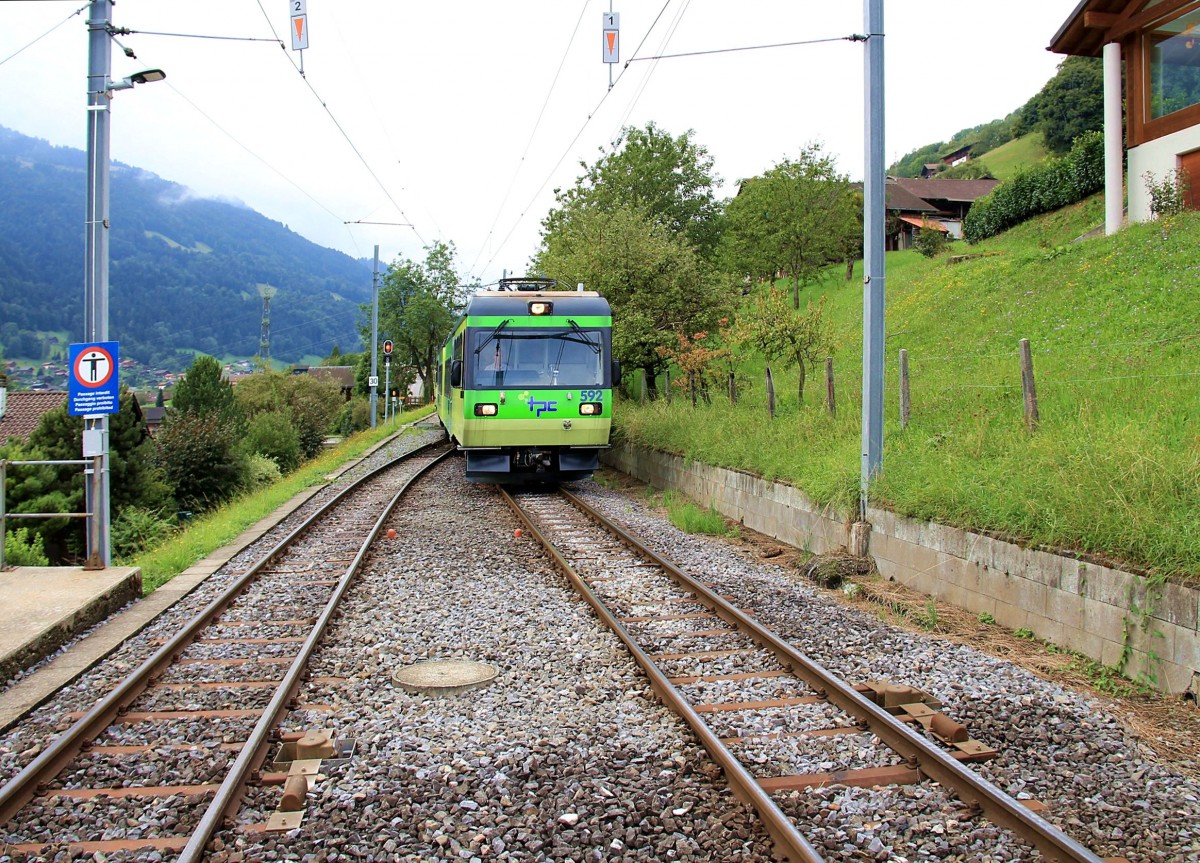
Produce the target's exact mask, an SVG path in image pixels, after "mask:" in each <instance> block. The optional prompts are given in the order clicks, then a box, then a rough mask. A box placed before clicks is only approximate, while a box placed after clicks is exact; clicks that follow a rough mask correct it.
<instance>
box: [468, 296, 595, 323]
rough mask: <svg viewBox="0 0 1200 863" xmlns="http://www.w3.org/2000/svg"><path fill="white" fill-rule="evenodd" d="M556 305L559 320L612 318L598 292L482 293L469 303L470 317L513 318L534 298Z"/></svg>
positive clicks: (555, 311) (555, 309) (472, 298)
mask: <svg viewBox="0 0 1200 863" xmlns="http://www.w3.org/2000/svg"><path fill="white" fill-rule="evenodd" d="M535 298H540V299H545V300H549V301H550V302H552V303H554V314H555V317H560V316H562V315H566V314H570V315H605V316H611V315H612V309H611V308H610V307H609V305H608V300H606V299H604V297H602V296H600V294H598V293H596V292H595V291H480V292H479V293H477V294H475V295H474V296H473V297H471V298H470V299H469V300H468V301H467V308H466V310H465V313H466V314H467V315H511V314H513V313H514V307H515V306H521V307H524V306H525V304H526V303H528V302H529V300H530V299H535Z"/></svg>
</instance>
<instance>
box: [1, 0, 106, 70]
mask: <svg viewBox="0 0 1200 863" xmlns="http://www.w3.org/2000/svg"><path fill="white" fill-rule="evenodd" d="M90 5H91V4H90V3H89V4H87V5H85V6H80V7H79V8H78V9H76V10H75V11H74V12H72V13H71V14H70V15H68V16H67V17H66V18H64V19H62V20H61V21H59V22H58V23H57V24H55V25H54V26H53V27H51V28H50V29H49V30H47V31H46V32H45V33H43V34H42V35H41V36H38V37H37V38H36V39H34V40H33V41H32V42H30V43H29V44H28V45H26V46H25V47H23V48H18V49H17V50H16V51H14V52H13V53H12V54H9V55H8V56H7V57H5V58H4V59H3V60H0V66H3V65H4V64H5V63H7V62H8V61H9V60H11V59H12V58H13V57H16V56H17V55H18V54H21V53H22V52H24V51H27V50H28V49H30V48H32V47H33V46H34V45H36V44H37V43H38V42H41V41H42V40H43V39H45V38H46V37H47V36H49V35H50V34H51V33H53V32H54V31H55V30H57V29H58V28H59V27H61V26H62V25H64V24H66V23H67V22H68V21H70V20H71V19H72V18H74V17H76V16H77V15H82V14H83V13H84V12H85V11H86V10H87V8H88V6H90Z"/></svg>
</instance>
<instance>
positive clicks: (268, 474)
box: [242, 453, 283, 491]
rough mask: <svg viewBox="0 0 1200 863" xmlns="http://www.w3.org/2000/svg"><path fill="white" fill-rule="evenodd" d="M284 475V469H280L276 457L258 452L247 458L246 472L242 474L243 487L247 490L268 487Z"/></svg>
mask: <svg viewBox="0 0 1200 863" xmlns="http://www.w3.org/2000/svg"><path fill="white" fill-rule="evenodd" d="M282 476H283V471H281V470H280V469H279V465H278V464H277V463H276V462H275V459H273V458H271V457H270V456H265V455H258V454H257V453H256V454H255V455H252V456H250V457H249V458H248V459H247V463H246V473H245V474H244V475H243V476H242V488H243V489H244V490H246V491H254V490H255V489H259V488H266V487H267V486H269V485H273V484H274V483H275V482H277V481H278V480H279V479H280V478H281V477H282Z"/></svg>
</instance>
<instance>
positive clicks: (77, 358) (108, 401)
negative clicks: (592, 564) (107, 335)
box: [67, 342, 121, 417]
mask: <svg viewBox="0 0 1200 863" xmlns="http://www.w3.org/2000/svg"><path fill="white" fill-rule="evenodd" d="M67 356H68V359H69V361H70V366H71V376H70V379H69V380H68V382H67V413H69V414H70V415H71V416H73V417H78V416H96V415H99V414H115V413H116V412H117V411H119V410H120V409H121V404H120V384H119V383H118V380H117V378H118V374H117V364H118V363H119V362H120V357H119V356H118V352H117V343H116V342H88V343H84V344H75V345H71V346H70V352H69V354H68V355H67Z"/></svg>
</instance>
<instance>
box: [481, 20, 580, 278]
mask: <svg viewBox="0 0 1200 863" xmlns="http://www.w3.org/2000/svg"><path fill="white" fill-rule="evenodd" d="M589 2H591V0H584V2H583V6H582V7H581V8H580V10H579V18H578V19H576V21H575V29H574V30H572V31H571V38H570V39H568V40H567V47H566V49H565V50H564V51H563V55H562V59H561V60H559V62H558V69H557V70H555V72H554V79H553V80H552V81H551V82H550V88H549V89H548V90H547V91H546V98H545V100H543V102H542V109H541V110H540V111H539V112H538V115H537V120H535V121H534V124H533V129H532V130H531V131H530V133H529V140H528V141H526V142H525V149H524V151H522V153H521V158H520V159H518V160H517V167H516V169H515V170H514V171H513V175H512V178H511V179H510V180H509V181H508V188H507V189H506V190H505V191H504V197H503V198H502V199H501V200H500V206H498V207H497V208H496V216H495V218H493V219H492V224H491V226H490V227H489V228H488V230H487V234H485V235H484V238H483V241H482V242H481V243H480V244H479V252H478V254H476V255H475V260H474V261H472V262H471V266H470V267H469V268H468V271H473V270H474V269H475V265H476V264H478V263H479V259H480V258H481V257H482V256H483V251H484V249H485V248H486V247H487V242H488V240H489V239H491V236H492V233H493V232H494V231H495V230H496V223H497V222H499V221H500V214H501V213H503V212H504V207H505V206H506V205H507V204H508V199H509V196H510V195H511V194H512V190H513V187H514V186H515V185H516V183H517V177H518V176H520V173H521V168H522V166H523V165H524V164H525V157H526V156H528V155H529V148H530V147H532V146H533V140H534V138H535V137H536V136H537V131H538V129H539V128H540V127H541V124H542V118H543V117H544V116H545V115H546V106H548V105H549V104H550V96H551V95H553V93H554V88H555V86H556V85H557V84H558V79H559V76H560V75H562V70H563V66H564V65H566V62H567V57H568V55H569V54H570V53H571V46H572V45H574V44H575V37H576V36H577V35H578V33H579V25H580V24H582V23H583V15H584V13H585V12H587V7H588V3H589Z"/></svg>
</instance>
